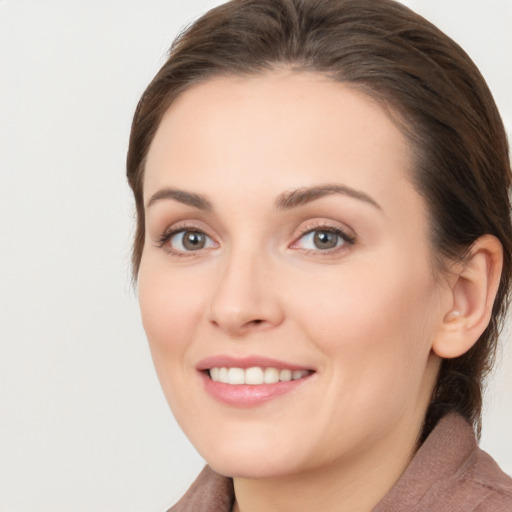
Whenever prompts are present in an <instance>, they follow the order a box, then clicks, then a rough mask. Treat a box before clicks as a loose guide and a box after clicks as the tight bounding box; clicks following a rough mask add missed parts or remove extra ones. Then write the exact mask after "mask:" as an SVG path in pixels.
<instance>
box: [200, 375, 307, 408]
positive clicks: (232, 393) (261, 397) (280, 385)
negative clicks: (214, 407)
mask: <svg viewBox="0 0 512 512" xmlns="http://www.w3.org/2000/svg"><path fill="white" fill-rule="evenodd" d="M201 376H202V378H203V381H204V386H205V389H206V392H207V393H208V394H209V395H210V396H212V397H213V398H215V400H218V401H219V402H222V403H224V404H227V405H231V406H234V407H255V406H258V405H261V404H263V403H265V402H268V401H269V400H272V399H274V398H278V397H280V396H282V395H285V394H287V393H291V392H293V391H295V390H296V389H297V388H298V387H299V386H301V385H302V384H304V383H305V382H307V381H309V379H310V378H311V375H310V376H307V377H303V378H302V379H297V380H290V381H286V382H276V383H275V384H258V385H250V384H237V385H232V384H224V383H223V382H216V381H213V380H212V379H210V377H209V376H208V375H207V374H206V373H204V372H201Z"/></svg>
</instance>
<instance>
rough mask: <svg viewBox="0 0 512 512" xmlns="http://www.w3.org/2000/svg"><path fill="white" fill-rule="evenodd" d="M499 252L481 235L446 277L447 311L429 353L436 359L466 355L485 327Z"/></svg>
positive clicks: (497, 280)
mask: <svg viewBox="0 0 512 512" xmlns="http://www.w3.org/2000/svg"><path fill="white" fill-rule="evenodd" d="M502 266H503V248H502V246H501V243H500V241H499V240H498V239H497V238H496V237H494V236H492V235H483V236H481V237H480V238H478V239H477V240H476V241H475V242H474V243H473V244H472V245H471V247H470V249H469V251H468V254H467V255H466V257H465V258H464V260H463V261H462V262H460V263H456V264H455V265H454V268H453V269H452V275H451V276H450V286H449V290H448V293H450V294H451V297H450V299H451V300H450V301H449V303H451V305H450V307H449V310H448V311H446V312H445V313H444V318H443V319H442V326H441V329H440V331H439V332H438V333H437V335H436V337H435V339H434V343H433V345H432V350H433V351H434V353H435V354H437V355H438V356H439V357H443V358H453V357H458V356H461V355H462V354H464V353H466V352H467V351H468V350H469V349H470V348H471V347H472V346H473V345H474V344H475V343H476V342H477V341H478V338H480V336H481V335H482V333H483V332H484V330H485V328H486V327H487V325H488V324H489V320H490V318H491V313H492V306H493V304H494V299H495V297H496V293H497V291H498V286H499V284H500V278H501V269H502Z"/></svg>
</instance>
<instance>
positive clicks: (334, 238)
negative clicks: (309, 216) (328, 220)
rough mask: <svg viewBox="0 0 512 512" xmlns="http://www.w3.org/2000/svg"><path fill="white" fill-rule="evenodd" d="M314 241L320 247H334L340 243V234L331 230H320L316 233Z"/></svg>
mask: <svg viewBox="0 0 512 512" xmlns="http://www.w3.org/2000/svg"><path fill="white" fill-rule="evenodd" d="M314 241H315V245H316V246H317V247H318V248H319V249H332V248H333V247H336V245H337V243H338V235H337V234H336V233H330V232H329V231H318V232H317V233H315V238H314Z"/></svg>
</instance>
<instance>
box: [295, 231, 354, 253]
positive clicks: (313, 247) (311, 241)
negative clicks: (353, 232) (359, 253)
mask: <svg viewBox="0 0 512 512" xmlns="http://www.w3.org/2000/svg"><path fill="white" fill-rule="evenodd" d="M353 243H354V239H353V237H349V236H348V235H347V234H346V233H344V232H343V231H342V230H341V229H339V228H331V227H329V228H323V229H312V230H310V231H308V232H307V233H304V234H303V235H302V236H301V237H300V238H299V239H298V240H297V242H295V243H294V244H293V245H294V247H298V248H300V249H305V250H309V251H328V250H332V249H337V248H340V247H343V246H344V245H352V244H353Z"/></svg>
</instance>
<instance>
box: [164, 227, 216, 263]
mask: <svg viewBox="0 0 512 512" xmlns="http://www.w3.org/2000/svg"><path fill="white" fill-rule="evenodd" d="M187 231H191V232H194V233H200V234H203V235H204V236H206V237H208V238H209V239H211V240H213V238H212V237H211V236H209V235H208V234H207V233H206V232H205V230H204V229H203V228H200V227H198V226H194V225H193V224H183V225H178V226H172V227H171V228H169V229H167V230H166V231H164V232H163V233H162V234H161V235H160V236H159V237H158V240H157V241H156V246H157V247H159V248H164V247H165V245H166V244H167V243H168V242H169V241H170V240H171V239H172V237H174V236H175V235H177V234H179V233H186V232H187ZM168 251H169V252H170V253H171V254H172V255H173V256H178V257H187V256H193V255H194V252H201V250H200V249H199V250H198V251H180V250H176V249H173V248H172V247H170V246H169V248H168Z"/></svg>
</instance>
